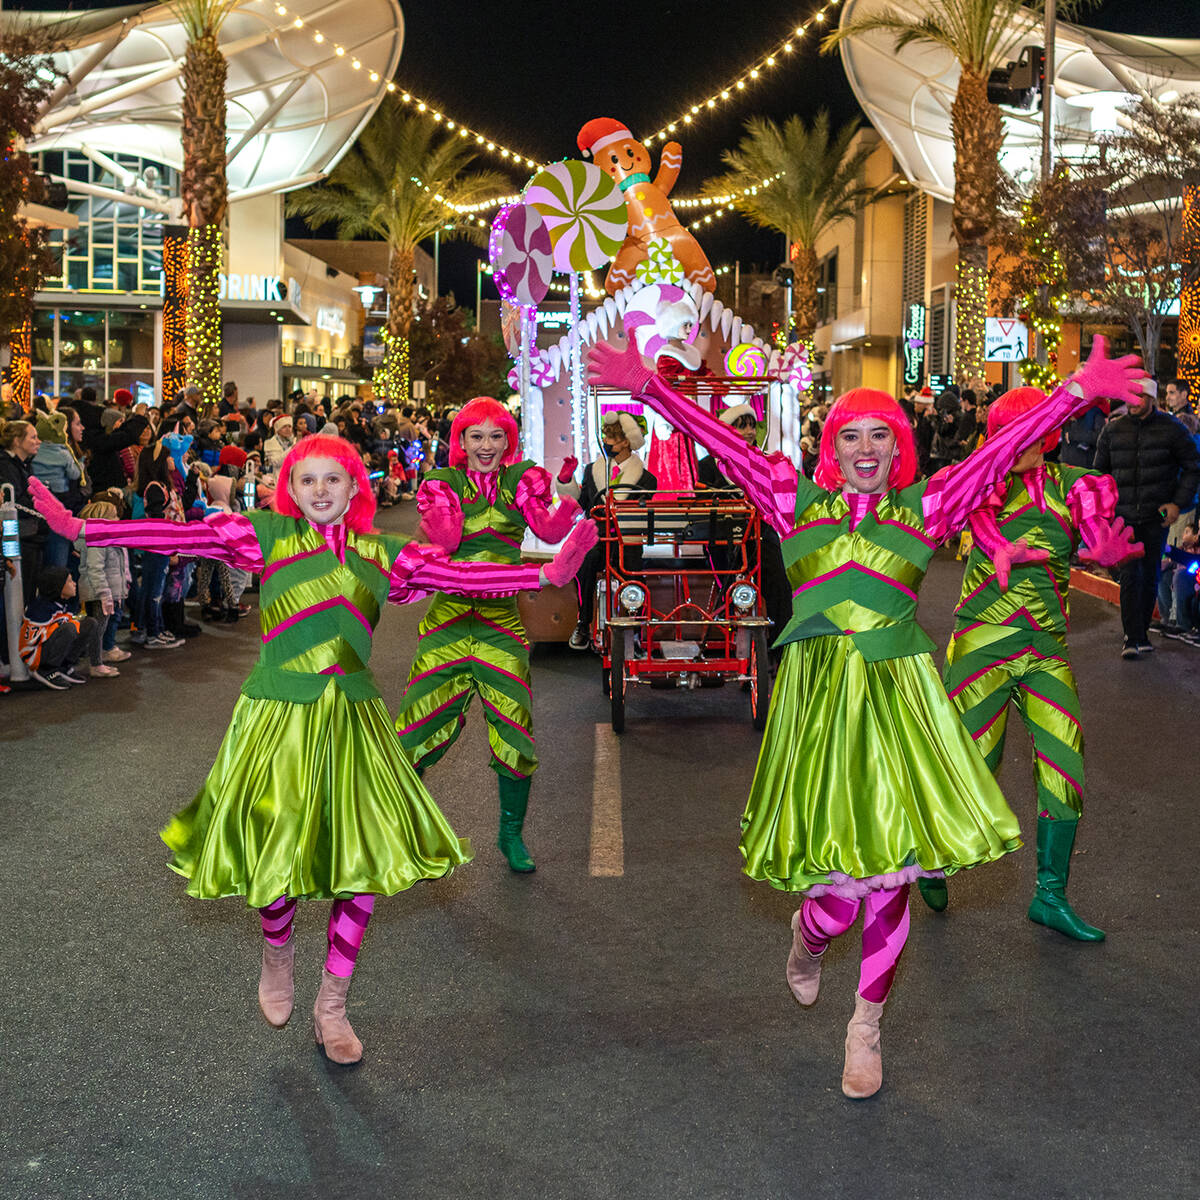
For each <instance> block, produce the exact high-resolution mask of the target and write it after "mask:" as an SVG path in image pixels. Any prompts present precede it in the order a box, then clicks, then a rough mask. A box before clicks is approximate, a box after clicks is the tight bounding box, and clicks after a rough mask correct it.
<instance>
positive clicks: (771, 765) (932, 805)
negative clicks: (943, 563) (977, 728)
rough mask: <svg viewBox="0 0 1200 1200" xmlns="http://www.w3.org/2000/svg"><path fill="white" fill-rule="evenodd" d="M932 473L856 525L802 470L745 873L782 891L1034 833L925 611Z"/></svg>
mask: <svg viewBox="0 0 1200 1200" xmlns="http://www.w3.org/2000/svg"><path fill="white" fill-rule="evenodd" d="M927 483H928V481H922V482H921V483H917V484H914V485H912V486H911V487H909V488H906V489H904V490H903V491H898V492H887V493H885V494H884V495H883V496H881V497H880V498H879V500H878V503H877V505H876V506H875V507H874V508H873V509H872V508H870V507H868V508H867V510H866V511H865V513H864V514H863V515H862V516H861V519H860V520H859V521H858V524H857V525H856V526H854V527H852V520H851V509H850V505H849V503H848V502H847V500H846V498H845V497H844V496H843V495H842V493H841V492H837V491H835V492H829V491H826V490H825V489H824V488H820V487H818V486H817V485H816V484H814V483H812V482H811V481H809V480H807V479H803V478H801V479H800V480H799V481H798V487H799V491H798V494H797V497H796V528H795V529H794V530H793V532H792V533H791V534H790V535H789V536H788V537H787V538H785V539H784V542H783V555H784V563H785V565H786V568H787V573H788V579H789V581H790V583H791V586H792V589H793V600H792V605H793V616H792V620H791V621H790V622H789V624H788V626H787V628H786V629H785V630H784V631H783V633H782V634H781V635H780V637H779V639H778V643H777V644H780V645H783V646H784V652H783V661H782V664H781V666H780V670H779V674H778V676H777V678H776V681H775V691H774V695H773V697H772V700H771V708H770V712H769V714H768V718H767V728H766V733H765V735H764V738H763V744H762V750H761V752H760V754H759V759H758V767H757V769H756V771H755V775H754V783H753V785H752V788H751V792H750V799H749V802H748V803H747V806H746V811H745V814H744V816H743V818H742V838H741V850H742V854H743V856H744V858H745V871H746V874H747V875H749V876H751V878H753V879H761V880H765V881H766V882H768V883H770V884H771V885H772V886H773V887H776V888H779V889H780V890H783V891H791V892H801V891H807V890H808V889H810V888H819V889H824V888H826V887H830V886H837V887H841V886H845V885H846V884H847V883H848V882H849V881H857V882H858V884H861V887H862V889H863V890H869V889H871V888H876V887H892V886H896V885H897V884H898V883H901V882H904V881H907V880H910V879H912V878H914V877H916V876H917V875H919V874H921V873H923V872H936V871H942V872H945V874H947V875H950V874H952V873H954V872H955V871H957V870H960V869H961V868H964V867H972V866H976V865H978V864H980V863H985V862H990V861H992V860H994V859H997V858H999V857H1000V856H1001V855H1003V854H1006V853H1008V852H1009V851H1011V850H1015V849H1017V848H1018V847H1019V846H1020V844H1021V842H1020V837H1019V829H1018V825H1017V819H1016V817H1015V816H1013V814H1012V812H1011V810H1010V809H1009V807H1008V805H1007V804H1006V803H1005V801H1004V797H1003V796H1002V795H1001V793H1000V790H999V788H998V787H997V786H996V783H995V781H994V780H993V778H992V775H991V772H990V771H989V770H988V768H987V766H986V764H985V763H984V761H983V759H982V758H981V757H980V755H979V752H978V751H977V750H976V749H975V746H974V744H973V743H972V740H971V736H970V734H969V733H968V732H967V730H966V729H965V728H964V727H963V724H962V721H961V720H960V719H959V716H958V713H957V712H956V711H955V709H954V706H953V705H952V704H951V703H950V701H949V700H948V699H947V697H946V693H945V690H944V689H943V687H942V683H941V680H940V678H939V676H938V672H937V669H936V667H935V666H934V664H933V659H932V658H931V656H930V651H931V650H932V649H933V642H932V641H931V639H930V638H929V636H928V635H927V634H926V633H925V632H924V630H922V629H921V627H920V626H919V625H918V624H917V622H916V609H917V591H918V588H919V587H920V585H921V581H922V579H923V578H924V576H925V572H926V570H927V569H928V567H929V561H930V559H931V558H932V556H933V552H934V550H935V549H936V543H935V542H934V541H933V540H932V539H931V538H929V537H928V536H926V534H925V532H924V519H923V516H922V508H921V498H922V495H923V493H924V489H925V487H926V486H927ZM864 499H865V498H864Z"/></svg>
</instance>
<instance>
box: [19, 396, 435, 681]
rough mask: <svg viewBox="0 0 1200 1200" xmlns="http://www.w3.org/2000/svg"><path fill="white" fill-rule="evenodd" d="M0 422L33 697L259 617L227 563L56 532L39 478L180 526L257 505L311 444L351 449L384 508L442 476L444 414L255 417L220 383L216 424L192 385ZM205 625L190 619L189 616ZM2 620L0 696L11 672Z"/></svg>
mask: <svg viewBox="0 0 1200 1200" xmlns="http://www.w3.org/2000/svg"><path fill="white" fill-rule="evenodd" d="M2 403H3V409H4V411H0V485H2V484H5V483H7V484H11V485H12V490H13V497H14V499H15V501H16V503H17V505H18V529H17V532H18V535H19V543H20V554H19V557H17V558H14V559H6V560H4V561H5V568H6V572H7V575H8V577H9V579H10V580H11V581H12V582H11V583H10V586H9V587H7V588H5V589H2V590H0V618H4V616H5V613H4V608H3V605H4V603H5V601H4V600H3V599H2V597H3V596H4V594H5V593H7V594H8V595H9V596H10V598H11V596H12V592H13V589H14V586H15V577H16V575H17V574H18V572H19V574H20V579H21V593H20V596H19V597H18V598H17V599H16V601H15V602H16V603H18V604H19V605H20V606H21V609H22V620H21V625H20V628H21V632H20V644H19V647H18V653H19V654H20V657H21V659H22V660H23V661H24V663H25V664H26V666H27V667H28V669H29V671H30V674H31V676H32V677H33V679H34V680H35V681H36V682H37V683H39V684H40V685H41V686H43V687H45V688H47V689H50V690H53V691H63V690H66V689H68V688H70V687H72V686H76V685H79V684H83V683H86V682H87V681H88V680H89V679H91V678H104V677H111V676H115V675H119V674H120V668H119V666H118V664H119V663H122V662H125V661H126V660H128V659H129V658H131V656H132V655H133V654H135V653H141V652H154V651H160V650H174V649H178V648H181V647H183V646H184V645H185V644H186V643H187V641H188V640H189V639H191V638H194V637H196V636H198V635H200V634H201V633H202V631H203V624H202V622H210V623H211V622H224V623H234V622H236V621H238V620H239V619H241V618H242V617H244V616H246V615H247V614H248V613H250V612H251V611H252V605H251V604H249V603H247V602H246V601H245V597H246V596H247V595H248V594H251V593H252V592H253V581H252V579H251V578H250V577H249V576H248V575H247V574H246V573H245V572H240V571H235V570H231V569H230V568H229V567H226V566H225V565H223V564H218V563H214V562H212V561H208V560H195V559H190V558H186V557H183V556H178V555H171V556H167V555H160V554H152V553H150V552H147V551H133V552H127V551H125V550H122V549H117V548H103V549H91V548H88V547H87V546H86V545H85V544H84V540H83V539H82V538H80V539H79V541H78V542H77V543H76V544H71V543H70V542H69V541H68V540H67V539H65V538H63V537H60V536H59V535H58V534H55V533H54V532H53V531H51V530H50V529H49V528H48V527H47V526H46V524H45V522H44V521H42V520H41V519H40V518H39V517H37V516H36V515H35V514H34V513H33V512H32V508H33V506H32V503H31V500H30V496H29V489H28V481H29V479H30V477H31V476H36V477H37V478H38V479H39V480H40V481H41V482H42V483H43V484H45V486H46V487H47V488H49V490H50V491H51V492H53V493H54V495H55V496H56V497H57V498H58V499H59V500H60V501H61V502H62V503H63V504H64V505H65V506H66V507H67V508H68V509H70V511H71V512H72V513H74V514H76V515H78V516H81V517H83V518H84V519H89V518H103V519H108V520H119V519H128V518H134V517H143V516H144V517H153V518H159V519H166V520H172V521H180V522H186V521H191V520H199V519H202V518H203V517H204V516H206V515H207V514H209V513H211V512H214V511H221V512H237V511H241V510H242V509H243V508H245V507H247V506H265V505H268V504H269V503H270V501H271V498H272V496H273V495H274V489H275V484H276V476H277V473H278V471H279V468H280V465H281V463H282V462H283V459H284V456H285V455H286V454H287V452H288V450H289V449H290V447H291V446H292V444H293V443H294V442H295V441H296V440H297V439H298V438H300V437H304V436H305V435H307V434H310V433H325V434H336V435H338V436H340V437H343V438H345V439H346V440H347V441H349V442H350V443H351V444H352V445H354V446H356V447H357V448H358V450H359V452H360V453H361V454H362V456H363V460H364V462H365V463H366V464H367V467H368V470H369V472H370V476H371V479H372V482H373V484H374V485H375V486H376V488H377V489H378V500H379V504H380V506H381V507H386V506H388V505H390V504H395V503H399V502H400V501H401V500H404V499H413V498H414V497H415V493H416V488H417V485H418V483H419V481H420V475H421V473H422V472H423V471H424V470H428V469H429V468H430V467H432V466H433V465H443V466H444V465H445V463H446V446H445V441H446V438H447V436H448V435H449V430H450V422H451V420H452V419H453V416H454V411H455V410H453V409H447V410H445V411H439V412H434V411H432V410H430V409H426V408H416V407H411V406H409V407H404V408H400V409H396V408H384V407H383V406H377V405H375V404H371V403H364V402H363V401H360V400H358V399H353V398H347V399H344V400H341V401H331V400H329V399H326V398H323V397H320V396H318V395H317V394H316V393H315V392H310V393H309V394H307V395H304V394H302V393H294V394H293V395H292V396H290V397H288V399H287V400H286V401H285V400H271V401H269V402H268V403H267V404H266V405H264V406H262V407H261V408H260V407H257V406H256V404H255V402H254V398H253V397H250V396H247V397H243V396H241V395H240V393H239V390H238V387H237V384H236V383H234V382H233V381H230V382H228V383H226V384H225V386H224V389H223V395H222V399H221V401H220V402H219V404H218V405H216V406H215V411H214V412H212V414H211V415H208V414H206V413H205V412H204V406H203V404H202V403H201V397H200V393H199V391H198V390H197V389H196V388H187V389H185V390H183V391H181V392H180V393H178V394H177V395H176V396H175V397H174V399H173V400H172V401H171V402H169V403H167V404H164V405H161V406H154V405H149V404H146V403H138V402H135V401H134V397H133V395H132V394H131V393H130V392H129V391H128V390H126V389H124V388H118V389H116V391H115V392H114V393H113V395H112V396H111V397H110V398H107V399H101V398H99V397H97V395H96V392H95V390H94V389H93V388H90V387H84V388H81V389H80V390H79V391H77V392H76V393H75V395H74V396H72V397H54V396H38V397H36V398H35V401H34V405H33V408H32V409H31V410H30V411H29V412H23V411H22V410H21V409H20V407H19V406H16V405H15V404H13V403H12V402H11V400H10V399H9V398H8V397H5V398H4V400H3V402H2ZM189 603H190V604H191V605H193V606H194V608H195V609H196V610H198V612H196V613H194V614H193V615H194V616H198V617H199V618H200V621H197V620H193V619H189V616H188V614H187V611H186V606H187V605H188V604H189ZM4 630H5V625H4V624H3V622H2V621H0V687H3V686H4V680H5V679H7V677H8V676H9V675H10V672H11V668H10V664H9V653H10V651H9V645H8V638H7V636H5V634H4V632H3V631H4Z"/></svg>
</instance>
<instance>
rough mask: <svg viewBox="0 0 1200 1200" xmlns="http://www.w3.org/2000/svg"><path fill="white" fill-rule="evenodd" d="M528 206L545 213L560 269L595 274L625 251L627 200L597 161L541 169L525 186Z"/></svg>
mask: <svg viewBox="0 0 1200 1200" xmlns="http://www.w3.org/2000/svg"><path fill="white" fill-rule="evenodd" d="M525 203H526V204H527V205H530V206H532V207H533V208H535V209H537V211H538V212H539V213H540V214H541V216H542V220H543V221H544V222H545V225H546V228H547V229H548V230H549V232H550V241H551V242H552V243H553V246H554V266H555V268H556V269H557V270H559V271H562V272H564V273H572V274H573V273H575V272H578V271H594V270H596V269H598V268H599V267H602V266H604V265H605V263H607V262H609V261H610V260H611V259H612V258H613V257H614V256H615V255H616V254H617V252H618V251H619V250H620V249H621V243H622V241H624V239H625V225H626V222H627V219H628V216H627V213H628V210H627V209H626V206H625V197H624V196H623V195H622V194H621V189H620V188H619V187H618V186H617V185H616V183H614V182H613V180H612V179H611V178H610V177H609V176H608V175H606V174H605V173H604V172H603V171H601V170H600V168H599V167H597V166H595V165H594V164H592V163H585V162H579V161H578V160H576V159H568V160H565V161H563V162H559V163H554V164H553V165H552V166H549V167H547V168H546V169H545V170H544V171H539V172H538V173H537V174H536V175H535V176H534V177H533V178H532V179H531V180H530V181H529V184H528V185H527V186H526V188H525Z"/></svg>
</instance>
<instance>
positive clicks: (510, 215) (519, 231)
mask: <svg viewBox="0 0 1200 1200" xmlns="http://www.w3.org/2000/svg"><path fill="white" fill-rule="evenodd" d="M488 261H489V262H490V263H491V264H492V277H493V278H494V279H495V281H496V290H497V291H498V292H499V293H500V295H501V297H503V299H505V300H508V301H509V302H510V303H512V304H524V305H526V306H528V305H535V304H541V302H542V301H543V300H544V299H545V298H546V293H547V292H548V291H549V290H550V276H551V274H553V272H554V247H553V244H552V243H551V239H550V231H549V230H548V229H547V228H546V223H545V221H543V220H542V217H541V214H540V213H539V212H538V211H537V209H535V208H531V207H530V206H529V205H528V204H506V205H505V206H504V207H503V208H502V209H501V210H500V211H499V212H498V213H497V214H496V219H495V220H494V221H493V222H492V232H491V236H490V237H489V238H488Z"/></svg>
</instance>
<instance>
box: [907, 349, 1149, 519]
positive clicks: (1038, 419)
mask: <svg viewBox="0 0 1200 1200" xmlns="http://www.w3.org/2000/svg"><path fill="white" fill-rule="evenodd" d="M1106 348H1107V347H1106V344H1105V341H1104V339H1103V338H1101V337H1098V338H1096V340H1095V342H1094V344H1093V346H1092V353H1091V355H1090V357H1089V358H1088V360H1087V362H1086V363H1085V364H1084V366H1083V367H1081V368H1080V369H1079V370H1078V371H1076V372H1075V374H1074V375H1072V376H1071V377H1070V378H1069V379H1068V380H1066V381H1065V382H1064V383H1062V384H1060V385H1059V386H1058V387H1057V388H1055V389H1054V391H1053V392H1051V393H1050V395H1049V396H1047V397H1046V400H1045V401H1044V402H1043V403H1042V404H1039V405H1037V406H1036V407H1035V408H1031V409H1030V410H1029V411H1028V412H1026V413H1022V414H1021V416H1019V417H1017V418H1016V420H1014V421H1012V422H1011V423H1010V424H1008V425H1006V426H1005V427H1004V428H1003V429H1002V430H1000V431H999V432H998V433H996V434H994V435H993V436H992V437H990V438H988V440H987V441H986V442H984V444H983V445H982V446H980V447H979V449H978V450H976V451H975V452H974V453H973V454H971V455H969V456H968V457H967V458H965V459H964V460H963V461H962V462H960V463H955V464H953V465H952V466H949V467H945V468H943V469H942V470H941V471H939V472H938V473H937V474H936V475H934V477H933V478H932V479H931V480H930V481H929V483H928V484H927V485H926V486H925V491H924V494H923V497H922V507H923V509H924V514H925V532H926V533H927V534H928V535H929V536H930V537H932V538H934V539H935V540H937V541H941V540H942V539H943V538H945V537H947V536H948V535H949V534H950V533H952V532H953V531H954V530H956V529H961V528H962V527H963V526H964V525H965V524H966V523H967V518H968V517H969V516H970V514H971V512H972V511H973V510H974V509H976V508H978V507H979V506H980V504H981V503H982V502H983V501H984V499H985V498H986V497H987V496H988V494H989V493H990V492H992V491H993V490H994V489H995V488H996V487H998V486H999V485H1000V483H1001V482H1002V481H1003V479H1004V477H1005V476H1006V475H1007V474H1008V473H1009V471H1011V470H1012V469H1013V467H1014V466H1015V465H1016V463H1017V460H1018V459H1019V458H1020V457H1021V455H1022V454H1024V453H1025V451H1026V450H1028V449H1029V448H1030V447H1031V446H1035V445H1036V444H1037V443H1038V442H1039V441H1041V439H1042V438H1044V437H1045V436H1046V434H1048V433H1050V432H1052V431H1053V430H1055V429H1057V428H1058V427H1059V426H1060V425H1062V424H1063V423H1064V422H1065V421H1069V420H1070V419H1071V418H1072V417H1074V416H1077V415H1078V414H1079V413H1081V412H1084V411H1086V410H1087V409H1088V408H1090V407H1091V406H1092V405H1093V404H1095V403H1096V402H1097V401H1098V400H1101V399H1103V398H1105V397H1108V398H1111V399H1112V400H1114V401H1115V402H1119V401H1123V400H1124V401H1129V400H1134V399H1136V398H1137V396H1138V395H1139V394H1140V386H1139V385H1140V381H1141V379H1142V378H1143V377H1144V376H1145V372H1144V371H1143V370H1142V368H1141V365H1140V360H1139V359H1138V357H1137V355H1134V354H1130V355H1126V357H1124V358H1117V359H1109V358H1107V357H1106V355H1105V351H1106Z"/></svg>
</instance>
